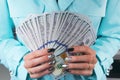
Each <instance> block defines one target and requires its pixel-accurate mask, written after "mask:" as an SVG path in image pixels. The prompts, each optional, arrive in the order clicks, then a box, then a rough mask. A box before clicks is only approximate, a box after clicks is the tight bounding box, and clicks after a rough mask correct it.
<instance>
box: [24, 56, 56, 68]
mask: <svg viewBox="0 0 120 80" xmlns="http://www.w3.org/2000/svg"><path fill="white" fill-rule="evenodd" d="M54 57H55V56H54V55H45V56H42V57H39V58H35V59H32V60H29V61H25V63H24V67H25V68H32V67H35V66H37V65H40V64H43V63H45V62H48V61H51V60H54Z"/></svg>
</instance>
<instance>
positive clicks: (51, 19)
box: [16, 12, 96, 76]
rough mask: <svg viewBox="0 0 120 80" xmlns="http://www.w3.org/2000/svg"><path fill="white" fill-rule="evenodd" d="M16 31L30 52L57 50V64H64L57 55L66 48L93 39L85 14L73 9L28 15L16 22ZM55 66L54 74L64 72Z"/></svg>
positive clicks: (55, 53) (88, 42) (94, 38)
mask: <svg viewBox="0 0 120 80" xmlns="http://www.w3.org/2000/svg"><path fill="white" fill-rule="evenodd" d="M16 32H17V35H18V37H20V39H21V40H22V41H23V43H24V44H25V45H26V47H28V48H29V49H30V51H35V50H41V49H44V48H54V49H56V50H55V52H54V55H55V56H56V61H57V63H59V64H63V63H64V59H63V58H62V57H60V55H61V54H62V53H64V52H66V51H67V49H68V48H70V47H72V46H76V45H86V46H91V45H93V44H94V42H95V40H96V33H95V30H94V29H93V26H92V23H91V21H90V20H89V19H88V17H86V16H84V15H81V14H76V13H72V12H52V13H43V14H33V15H30V16H28V17H27V18H26V19H25V20H24V21H22V22H21V23H20V24H19V26H18V27H17V28H16ZM58 57H59V58H58ZM58 59H59V60H58ZM61 60H62V61H61ZM57 63H56V64H57ZM56 66H58V65H56ZM57 69H58V68H56V70H55V71H54V72H53V74H54V75H55V76H58V75H61V74H62V73H63V71H62V69H59V70H58V71H57Z"/></svg>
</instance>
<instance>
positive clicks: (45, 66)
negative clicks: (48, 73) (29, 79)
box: [27, 63, 53, 73]
mask: <svg viewBox="0 0 120 80" xmlns="http://www.w3.org/2000/svg"><path fill="white" fill-rule="evenodd" d="M50 67H53V65H50V64H49V63H45V64H42V65H38V66H36V67H32V68H28V69H27V70H28V72H29V73H39V72H43V71H44V70H49V68H50Z"/></svg>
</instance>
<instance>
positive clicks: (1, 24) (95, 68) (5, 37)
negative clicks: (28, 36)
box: [0, 0, 120, 80]
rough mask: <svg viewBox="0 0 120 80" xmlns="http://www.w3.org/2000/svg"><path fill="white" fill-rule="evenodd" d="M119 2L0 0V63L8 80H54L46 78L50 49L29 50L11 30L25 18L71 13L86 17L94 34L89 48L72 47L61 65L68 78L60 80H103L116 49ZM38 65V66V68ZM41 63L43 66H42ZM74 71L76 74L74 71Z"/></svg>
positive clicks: (119, 29)
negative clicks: (55, 13)
mask: <svg viewBox="0 0 120 80" xmlns="http://www.w3.org/2000/svg"><path fill="white" fill-rule="evenodd" d="M119 7H120V1H119V0H114V1H113V0H0V60H1V63H2V64H4V65H5V66H6V67H7V68H8V69H9V71H10V74H11V80H32V79H33V80H35V78H36V79H38V80H54V78H53V77H52V76H50V75H49V73H51V72H52V71H53V70H54V67H53V65H54V63H52V65H50V64H49V63H50V62H51V58H53V57H51V56H52V53H53V52H54V49H43V50H36V51H34V52H32V53H29V50H28V49H27V48H26V47H25V46H24V45H23V44H22V43H21V42H20V41H19V40H18V39H16V38H15V36H14V33H13V30H14V28H15V26H17V25H18V24H19V23H20V22H21V21H22V20H24V18H25V17H26V16H27V15H29V14H36V13H37V14H40V13H44V12H53V11H71V12H75V13H80V14H84V15H86V16H88V17H89V18H90V20H91V21H92V23H93V26H94V28H95V30H96V32H97V40H96V42H95V44H94V45H93V46H91V47H86V46H74V47H72V48H70V49H68V50H69V51H70V52H74V53H78V52H84V53H85V54H84V55H82V56H70V57H68V58H67V62H68V64H67V65H64V66H65V67H66V68H67V69H66V70H67V71H68V72H69V73H70V74H67V75H66V76H64V77H61V78H60V80H89V79H90V80H102V79H103V80H106V76H105V75H106V74H107V71H108V69H109V67H110V65H111V64H112V62H113V58H112V57H113V56H114V55H115V54H116V53H117V51H118V49H119V48H120V46H119V43H120V20H119V19H120V10H119ZM41 63H42V64H41ZM43 63H44V64H43ZM76 69H77V70H76Z"/></svg>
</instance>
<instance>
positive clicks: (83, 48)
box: [68, 46, 96, 55]
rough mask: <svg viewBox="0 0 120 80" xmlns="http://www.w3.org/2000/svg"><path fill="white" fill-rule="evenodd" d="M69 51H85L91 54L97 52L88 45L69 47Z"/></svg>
mask: <svg viewBox="0 0 120 80" xmlns="http://www.w3.org/2000/svg"><path fill="white" fill-rule="evenodd" d="M68 51H69V52H73V53H85V54H90V55H95V54H96V52H95V51H94V50H92V49H91V48H89V47H88V46H74V47H73V48H69V49H68Z"/></svg>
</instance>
